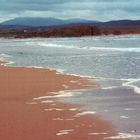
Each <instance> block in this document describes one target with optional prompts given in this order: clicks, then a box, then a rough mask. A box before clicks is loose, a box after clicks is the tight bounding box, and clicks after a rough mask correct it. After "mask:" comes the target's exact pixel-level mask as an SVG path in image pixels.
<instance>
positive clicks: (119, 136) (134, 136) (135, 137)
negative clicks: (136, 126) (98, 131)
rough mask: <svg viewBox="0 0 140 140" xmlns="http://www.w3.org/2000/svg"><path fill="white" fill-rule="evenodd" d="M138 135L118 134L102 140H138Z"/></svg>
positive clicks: (139, 136)
mask: <svg viewBox="0 0 140 140" xmlns="http://www.w3.org/2000/svg"><path fill="white" fill-rule="evenodd" d="M139 138H140V135H136V134H131V133H119V134H118V135H117V136H112V137H106V138H104V139H106V140H107V139H137V140H138V139H139Z"/></svg>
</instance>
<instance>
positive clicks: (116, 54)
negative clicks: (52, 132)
mask: <svg viewBox="0 0 140 140" xmlns="http://www.w3.org/2000/svg"><path fill="white" fill-rule="evenodd" d="M0 59H1V60H6V61H8V63H7V65H8V66H18V67H37V68H50V69H56V70H57V71H58V72H60V73H67V74H72V75H78V76H83V77H92V78H94V80H95V81H96V82H98V83H100V84H101V85H102V86H101V87H100V88H98V89H86V90H85V89H81V90H75V91H74V93H75V95H74V96H72V97H68V98H61V99H60V100H63V101H64V102H67V103H74V104H82V105H84V106H83V110H84V109H85V110H88V111H93V112H95V113H96V114H97V115H98V116H99V117H101V118H102V119H105V120H107V121H110V122H112V123H113V125H115V126H116V128H117V131H118V136H116V137H115V136H114V139H115V138H118V137H119V138H122V137H123V138H128V139H136V140H140V35H121V36H113V35H110V36H93V37H71V38H28V39H5V38H0ZM66 92H67V91H66ZM76 92H77V94H76ZM79 92H80V93H81V94H78V93H79Z"/></svg>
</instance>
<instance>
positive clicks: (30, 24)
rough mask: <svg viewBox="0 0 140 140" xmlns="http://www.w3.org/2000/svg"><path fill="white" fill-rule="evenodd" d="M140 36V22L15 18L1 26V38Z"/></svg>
mask: <svg viewBox="0 0 140 140" xmlns="http://www.w3.org/2000/svg"><path fill="white" fill-rule="evenodd" d="M122 34H140V20H116V21H108V22H101V21H96V20H86V19H68V20H62V19H57V18H15V19H12V20H8V21H5V22H3V23H1V24H0V37H8V38H31V37H79V36H95V35H122Z"/></svg>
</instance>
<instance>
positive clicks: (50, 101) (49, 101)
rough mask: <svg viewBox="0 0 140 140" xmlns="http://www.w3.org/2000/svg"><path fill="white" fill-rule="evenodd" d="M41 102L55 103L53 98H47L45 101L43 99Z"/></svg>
mask: <svg viewBox="0 0 140 140" xmlns="http://www.w3.org/2000/svg"><path fill="white" fill-rule="evenodd" d="M41 103H54V101H52V100H45V101H41Z"/></svg>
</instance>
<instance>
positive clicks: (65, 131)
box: [56, 129, 74, 136]
mask: <svg viewBox="0 0 140 140" xmlns="http://www.w3.org/2000/svg"><path fill="white" fill-rule="evenodd" d="M72 131H74V129H68V130H60V131H59V132H58V133H57V134H56V135H57V136H61V135H67V134H69V133H70V132H72Z"/></svg>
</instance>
